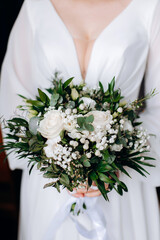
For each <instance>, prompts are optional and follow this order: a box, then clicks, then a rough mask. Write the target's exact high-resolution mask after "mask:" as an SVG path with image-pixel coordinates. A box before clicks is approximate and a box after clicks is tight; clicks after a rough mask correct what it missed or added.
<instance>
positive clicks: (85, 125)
mask: <svg viewBox="0 0 160 240" xmlns="http://www.w3.org/2000/svg"><path fill="white" fill-rule="evenodd" d="M84 127H85V129H86V130H87V131H89V132H93V131H94V127H93V125H92V124H87V123H84Z"/></svg>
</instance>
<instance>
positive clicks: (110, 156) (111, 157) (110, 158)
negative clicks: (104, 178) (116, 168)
mask: <svg viewBox="0 0 160 240" xmlns="http://www.w3.org/2000/svg"><path fill="white" fill-rule="evenodd" d="M102 156H103V160H105V161H106V162H107V163H108V164H112V163H113V162H114V160H115V159H116V156H115V155H113V154H109V152H108V150H107V149H106V150H105V151H103V152H102Z"/></svg>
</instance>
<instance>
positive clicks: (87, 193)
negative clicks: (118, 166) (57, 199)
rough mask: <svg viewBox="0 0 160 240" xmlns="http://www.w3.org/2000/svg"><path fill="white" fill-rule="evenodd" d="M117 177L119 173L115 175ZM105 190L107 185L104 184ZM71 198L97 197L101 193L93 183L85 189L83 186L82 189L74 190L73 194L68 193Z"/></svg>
mask: <svg viewBox="0 0 160 240" xmlns="http://www.w3.org/2000/svg"><path fill="white" fill-rule="evenodd" d="M116 175H117V177H118V178H119V172H118V171H117V173H116ZM105 188H106V190H107V189H108V184H106V183H105ZM68 192H69V194H71V195H72V196H73V197H77V198H79V197H98V196H100V195H101V192H100V191H99V189H98V188H97V186H96V184H95V183H94V182H93V183H92V186H91V187H90V188H89V189H87V186H86V185H83V188H78V189H77V188H76V189H74V190H73V192H70V191H68Z"/></svg>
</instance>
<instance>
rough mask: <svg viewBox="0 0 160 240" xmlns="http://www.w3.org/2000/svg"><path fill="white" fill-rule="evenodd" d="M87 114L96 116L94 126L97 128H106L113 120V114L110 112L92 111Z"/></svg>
mask: <svg viewBox="0 0 160 240" xmlns="http://www.w3.org/2000/svg"><path fill="white" fill-rule="evenodd" d="M87 115H89V116H90V115H93V116H94V121H93V123H92V124H93V126H94V128H96V127H97V126H98V127H99V126H100V127H101V128H105V126H106V125H107V124H109V123H110V121H112V115H111V114H110V112H103V111H91V112H89V113H88V114H87Z"/></svg>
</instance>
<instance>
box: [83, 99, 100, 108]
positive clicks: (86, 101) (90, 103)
mask: <svg viewBox="0 0 160 240" xmlns="http://www.w3.org/2000/svg"><path fill="white" fill-rule="evenodd" d="M80 100H83V102H84V105H87V106H88V107H90V108H94V107H95V105H96V102H95V101H94V100H93V99H91V98H88V97H82V98H81V99H80Z"/></svg>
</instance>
